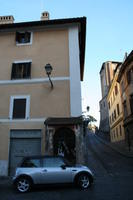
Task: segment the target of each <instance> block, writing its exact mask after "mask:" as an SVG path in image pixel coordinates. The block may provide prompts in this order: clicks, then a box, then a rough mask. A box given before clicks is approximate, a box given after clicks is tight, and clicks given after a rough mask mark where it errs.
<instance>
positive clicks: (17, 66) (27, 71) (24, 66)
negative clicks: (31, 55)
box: [11, 62, 31, 79]
mask: <svg viewBox="0 0 133 200" xmlns="http://www.w3.org/2000/svg"><path fill="white" fill-rule="evenodd" d="M30 77H31V62H27V63H26V62H25V63H13V64H12V72H11V79H28V78H30Z"/></svg>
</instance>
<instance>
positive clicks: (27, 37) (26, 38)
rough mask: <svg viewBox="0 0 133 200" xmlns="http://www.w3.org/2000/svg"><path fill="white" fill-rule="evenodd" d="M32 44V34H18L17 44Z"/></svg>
mask: <svg viewBox="0 0 133 200" xmlns="http://www.w3.org/2000/svg"><path fill="white" fill-rule="evenodd" d="M31 43H32V34H31V32H28V31H27V32H16V44H17V45H22V44H31Z"/></svg>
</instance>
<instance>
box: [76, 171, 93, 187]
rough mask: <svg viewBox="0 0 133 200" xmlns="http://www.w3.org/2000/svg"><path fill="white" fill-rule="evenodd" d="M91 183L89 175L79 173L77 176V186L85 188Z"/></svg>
mask: <svg viewBox="0 0 133 200" xmlns="http://www.w3.org/2000/svg"><path fill="white" fill-rule="evenodd" d="M90 185H91V181H90V177H89V175H88V174H80V176H79V177H78V186H79V187H80V188H81V189H87V188H88V187H89V186H90Z"/></svg>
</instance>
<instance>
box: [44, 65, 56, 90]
mask: <svg viewBox="0 0 133 200" xmlns="http://www.w3.org/2000/svg"><path fill="white" fill-rule="evenodd" d="M52 70H53V68H52V66H51V65H50V64H49V63H48V64H46V65H45V71H46V74H47V75H48V78H49V81H50V84H51V88H53V87H54V86H53V83H52V80H51V78H50V75H51V72H52Z"/></svg>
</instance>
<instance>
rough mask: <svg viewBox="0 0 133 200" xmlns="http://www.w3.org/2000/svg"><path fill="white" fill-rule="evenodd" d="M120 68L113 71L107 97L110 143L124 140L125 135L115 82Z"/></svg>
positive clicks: (119, 98)
mask: <svg viewBox="0 0 133 200" xmlns="http://www.w3.org/2000/svg"><path fill="white" fill-rule="evenodd" d="M120 67H121V65H120V64H118V65H117V67H116V69H115V71H114V78H113V80H112V83H111V86H110V88H109V92H108V95H107V102H108V108H109V123H110V141H111V142H118V141H122V140H124V139H125V133H124V128H123V109H122V103H121V95H120V86H119V83H118V82H117V78H118V74H119V69H120Z"/></svg>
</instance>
